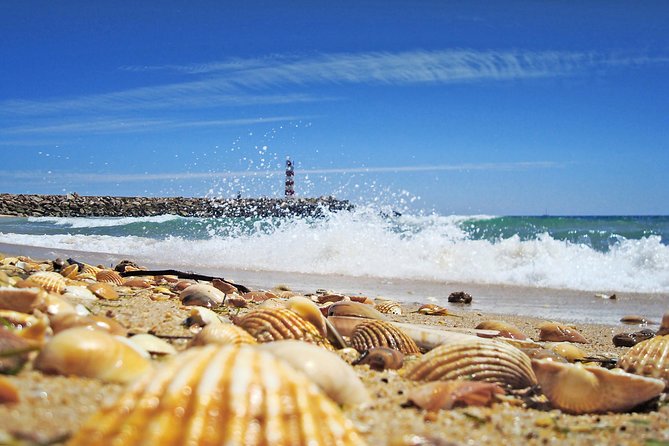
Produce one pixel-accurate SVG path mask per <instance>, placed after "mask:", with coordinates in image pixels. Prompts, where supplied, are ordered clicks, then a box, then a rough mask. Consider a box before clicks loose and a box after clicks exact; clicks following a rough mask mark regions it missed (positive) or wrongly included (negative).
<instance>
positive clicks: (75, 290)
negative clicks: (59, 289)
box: [63, 285, 98, 300]
mask: <svg viewBox="0 0 669 446" xmlns="http://www.w3.org/2000/svg"><path fill="white" fill-rule="evenodd" d="M63 297H64V298H75V299H83V300H97V299H98V298H97V297H95V294H93V292H92V291H91V290H89V289H88V288H86V287H85V286H80V285H68V286H66V287H65V291H64V292H63Z"/></svg>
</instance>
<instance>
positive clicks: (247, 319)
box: [235, 308, 333, 350]
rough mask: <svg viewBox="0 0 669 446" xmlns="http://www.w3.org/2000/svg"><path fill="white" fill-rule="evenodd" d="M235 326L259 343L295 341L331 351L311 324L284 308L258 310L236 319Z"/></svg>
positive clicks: (328, 344)
mask: <svg viewBox="0 0 669 446" xmlns="http://www.w3.org/2000/svg"><path fill="white" fill-rule="evenodd" d="M235 324H236V325H238V326H240V327H241V328H243V329H244V330H246V331H247V332H249V333H250V334H251V336H253V337H254V338H255V339H256V340H257V341H258V342H261V343H262V342H272V341H280V340H282V339H297V340H300V341H306V342H311V343H312V344H317V345H320V346H322V347H325V348H327V349H329V350H333V347H332V345H331V344H330V342H329V341H328V340H327V339H325V338H324V337H323V336H322V335H321V334H320V333H319V331H318V329H317V328H316V327H314V325H313V324H312V323H311V322H307V321H306V320H304V319H303V318H301V317H300V316H298V314H297V313H295V312H294V311H291V310H288V309H286V308H259V309H257V310H254V311H252V312H250V313H247V314H246V315H244V316H242V317H241V318H239V319H237V320H236V321H235Z"/></svg>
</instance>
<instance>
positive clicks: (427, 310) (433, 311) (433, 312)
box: [416, 304, 453, 316]
mask: <svg viewBox="0 0 669 446" xmlns="http://www.w3.org/2000/svg"><path fill="white" fill-rule="evenodd" d="M416 312H417V313H420V314H425V315H429V316H452V315H453V313H451V312H450V311H449V310H448V309H446V308H444V307H440V306H439V305H436V304H423V305H421V306H420V308H418V310H416Z"/></svg>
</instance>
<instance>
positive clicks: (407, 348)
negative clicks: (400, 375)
mask: <svg viewBox="0 0 669 446" xmlns="http://www.w3.org/2000/svg"><path fill="white" fill-rule="evenodd" d="M351 347H353V348H354V349H356V350H358V351H359V352H364V351H365V350H369V349H370V348H374V347H388V348H392V349H395V350H399V351H401V352H402V353H404V354H405V355H413V354H416V353H420V349H419V348H418V346H417V345H416V343H415V342H414V341H413V339H411V338H410V337H409V336H407V334H406V333H404V332H403V331H402V330H401V329H399V328H397V327H395V326H394V325H392V324H391V323H389V322H386V321H378V320H374V319H371V320H366V321H364V322H362V323H360V324H358V325H357V326H356V327H355V329H354V330H353V333H352V334H351Z"/></svg>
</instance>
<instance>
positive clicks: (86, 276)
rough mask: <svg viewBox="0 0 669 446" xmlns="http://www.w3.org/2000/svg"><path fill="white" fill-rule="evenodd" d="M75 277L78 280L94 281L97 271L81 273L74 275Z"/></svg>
mask: <svg viewBox="0 0 669 446" xmlns="http://www.w3.org/2000/svg"><path fill="white" fill-rule="evenodd" d="M73 279H74V280H78V281H85V282H92V281H95V273H92V272H87V273H79V274H77V275H76V276H74V278H73Z"/></svg>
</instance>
